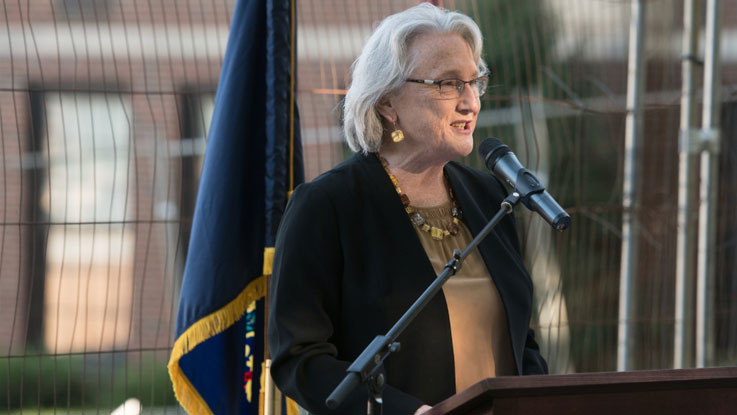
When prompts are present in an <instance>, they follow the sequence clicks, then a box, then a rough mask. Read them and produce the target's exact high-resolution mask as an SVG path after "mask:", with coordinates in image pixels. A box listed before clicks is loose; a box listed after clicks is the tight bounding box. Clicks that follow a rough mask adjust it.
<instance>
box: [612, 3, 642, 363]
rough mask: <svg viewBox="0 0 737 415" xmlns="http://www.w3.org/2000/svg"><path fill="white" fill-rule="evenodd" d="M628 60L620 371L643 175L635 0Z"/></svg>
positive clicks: (626, 345)
mask: <svg viewBox="0 0 737 415" xmlns="http://www.w3.org/2000/svg"><path fill="white" fill-rule="evenodd" d="M631 7H632V8H631V10H632V11H631V16H630V38H629V61H628V64H627V120H626V124H625V138H624V180H623V185H622V258H621V263H620V274H619V275H620V277H619V278H620V280H619V330H618V331H619V332H618V336H617V370H620V371H623V370H629V369H630V362H629V361H630V347H631V342H632V336H631V333H632V327H631V325H630V317H631V314H632V312H631V311H632V310H631V309H632V301H631V295H632V279H633V277H634V275H635V272H636V270H637V237H638V233H639V232H638V226H637V217H636V216H637V215H636V213H637V209H636V207H637V206H638V205H639V203H638V199H637V196H638V193H639V189H640V178H639V175H638V174H637V173H638V171H637V170H638V168H639V164H640V163H639V161H638V160H639V158H640V151H639V150H640V144H639V141H640V139H641V136H642V89H643V88H642V87H643V83H644V77H645V72H644V60H643V48H644V47H643V46H644V30H645V4H644V1H643V0H632V6H631Z"/></svg>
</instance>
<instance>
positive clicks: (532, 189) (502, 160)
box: [479, 138, 571, 231]
mask: <svg viewBox="0 0 737 415" xmlns="http://www.w3.org/2000/svg"><path fill="white" fill-rule="evenodd" d="M479 156H480V157H481V160H482V161H483V162H484V164H486V167H487V168H488V169H489V170H491V172H492V173H494V175H495V176H496V177H498V178H499V179H501V180H502V181H504V182H506V183H507V184H509V186H511V187H512V188H513V189H514V191H516V192H517V193H519V194H520V199H521V200H522V203H524V205H525V206H527V208H528V209H530V210H532V211H533V212H537V213H538V214H540V216H542V217H543V219H545V220H546V221H547V222H548V223H549V224H550V225H551V226H552V227H553V229H555V230H558V231H563V230H565V229H566V228H568V226H569V225H570V224H571V217H570V216H569V215H568V213H566V211H565V210H563V208H562V207H560V205H559V204H558V202H556V201H555V199H553V197H552V196H550V194H549V193H548V192H546V191H545V187H544V186H543V185H542V184H540V181H539V180H537V177H535V175H534V174H533V173H532V172H531V171H529V170H527V169H526V168H524V167H522V164H521V163H520V162H519V160H518V159H517V156H515V155H514V153H512V151H511V150H510V149H509V147H507V145H506V144H504V143H502V141H501V140H499V139H498V138H487V139H486V140H484V141H483V142H481V145H479Z"/></svg>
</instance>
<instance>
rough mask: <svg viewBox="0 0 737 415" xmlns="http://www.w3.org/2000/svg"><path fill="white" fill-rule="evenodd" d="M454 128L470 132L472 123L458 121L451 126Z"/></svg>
mask: <svg viewBox="0 0 737 415" xmlns="http://www.w3.org/2000/svg"><path fill="white" fill-rule="evenodd" d="M450 126H451V127H453V128H458V129H459V130H469V129H470V128H471V122H470V121H456V122H454V123H451V124H450Z"/></svg>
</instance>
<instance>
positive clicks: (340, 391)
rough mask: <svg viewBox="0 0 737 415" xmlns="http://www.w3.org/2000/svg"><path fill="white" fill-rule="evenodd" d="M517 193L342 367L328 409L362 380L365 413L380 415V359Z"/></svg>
mask: <svg viewBox="0 0 737 415" xmlns="http://www.w3.org/2000/svg"><path fill="white" fill-rule="evenodd" d="M520 198H521V196H520V194H519V192H518V191H517V190H515V191H514V192H512V193H511V194H510V195H509V196H507V197H506V198H505V199H504V201H502V203H501V207H500V208H499V211H498V212H497V213H496V215H494V217H493V218H491V221H489V223H487V224H486V226H485V227H484V228H483V229H482V230H481V232H479V234H478V235H476V237H475V238H473V240H472V241H471V243H470V244H468V246H467V247H466V249H465V250H464V251H463V252H461V251H459V250H458V249H456V250H454V251H453V258H451V260H450V261H448V263H447V264H445V269H443V272H442V273H441V274H440V275H438V276H437V278H435V281H433V282H432V284H430V286H429V287H427V289H425V291H424V292H423V293H422V295H420V297H419V298H418V299H417V300H415V302H414V304H412V306H411V307H410V308H409V309H408V310H407V311H406V312H405V313H404V315H403V316H402V317H401V318H400V319H399V321H397V322H396V323H395V324H394V326H393V327H392V328H391V330H389V332H387V334H386V335H383V336H382V335H378V336H376V337H375V338H374V340H372V341H371V343H369V345H368V346H367V347H366V348H365V349H364V350H363V352H361V354H360V355H359V356H358V358H356V360H354V361H353V363H352V364H351V365H350V367H348V369H347V370H346V371H347V372H348V374H346V375H345V377H344V378H343V380H342V381H341V382H340V384H339V385H338V386H337V387H336V388H335V389H334V390H333V392H332V393H331V394H330V396H329V397H328V398H327V400H326V401H325V404H326V405H327V406H328V408H330V409H336V408H337V407H338V406H339V405H340V404H341V403H342V402H343V401H344V400H345V398H346V397H347V396H348V394H349V393H351V392H352V391H353V389H355V388H356V387H357V386H358V385H359V384H361V383H365V384H366V386H367V387H368V393H369V397H368V406H367V412H366V413H367V414H368V415H382V405H383V399H382V393H383V391H384V386H385V384H386V379H385V376H384V373H383V363H384V360H385V359H386V358H387V357H389V355H390V354H391V353H392V352H396V351H399V348H400V344H399V343H398V342H396V340H397V337H399V335H400V334H402V332H403V331H404V330H405V329H406V328H407V327H408V326H409V324H410V323H411V322H412V320H414V318H415V317H416V316H417V315H418V314H420V312H421V311H422V310H423V309H424V308H425V306H427V304H429V303H430V300H432V298H433V297H435V294H437V293H438V291H440V289H441V288H442V287H443V284H445V282H446V281H448V279H450V277H452V276H453V275H455V274H456V273H457V272H458V270H459V269H461V265H463V260H465V259H466V257H467V256H468V255H469V254H470V253H471V251H473V249H474V248H476V246H478V244H479V243H481V241H482V240H483V239H484V238H486V236H487V235H488V234H489V233H490V232H491V230H492V229H494V227H495V226H496V225H497V224H498V223H499V222H500V221H501V220H502V218H503V217H504V215H506V214H508V213H510V212H512V209H513V208H514V206H515V205H516V204H517V203H518V202H519V201H520Z"/></svg>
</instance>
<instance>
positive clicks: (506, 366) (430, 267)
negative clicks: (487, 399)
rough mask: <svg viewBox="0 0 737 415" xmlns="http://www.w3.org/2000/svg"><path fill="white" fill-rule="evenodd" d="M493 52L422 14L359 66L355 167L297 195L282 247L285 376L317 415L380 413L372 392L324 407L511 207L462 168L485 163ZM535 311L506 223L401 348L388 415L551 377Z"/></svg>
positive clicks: (386, 30) (386, 35)
mask: <svg viewBox="0 0 737 415" xmlns="http://www.w3.org/2000/svg"><path fill="white" fill-rule="evenodd" d="M481 47H482V38H481V32H480V30H479V28H478V26H477V25H476V24H475V23H474V22H473V20H471V19H470V18H469V17H467V16H465V15H462V14H460V13H457V12H450V11H448V10H445V9H441V8H437V7H435V6H433V5H431V4H427V3H424V4H421V5H419V6H416V7H413V8H410V9H408V10H406V11H403V12H401V13H397V14H395V15H392V16H389V17H387V18H386V19H384V20H383V21H382V22H381V24H380V25H379V26H378V27H377V29H376V30H375V32H374V33H373V34H372V35H371V37H370V38H369V40H368V43H367V44H366V46H365V47H364V49H363V51H362V53H361V55H360V56H359V57H358V59H356V61H355V62H354V64H353V67H352V80H351V86H350V88H349V90H348V93H347V94H346V97H345V106H344V114H343V116H344V120H343V121H344V131H345V136H346V140H347V141H348V144H349V146H350V147H351V149H353V150H354V151H355V152H356V153H357V154H356V155H354V156H353V157H352V158H350V159H349V160H347V161H345V162H343V163H341V164H339V165H338V166H336V167H335V168H333V169H332V170H330V171H328V172H326V173H324V174H322V175H321V176H319V177H318V178H316V179H315V180H313V181H312V182H310V183H305V184H303V185H301V186H299V187H298V188H297V189H296V190H295V192H294V194H293V195H292V197H291V199H290V201H289V204H288V206H287V209H286V212H285V213H284V216H283V218H282V222H281V226H280V229H279V233H278V236H277V241H276V256H275V259H274V273H273V277H272V282H271V292H270V300H269V329H268V334H269V336H268V337H269V338H268V340H269V348H270V351H271V356H272V359H273V361H272V366H271V371H272V375H273V377H274V380H275V382H276V384H277V385H278V386H279V388H280V389H281V390H282V391H283V392H284V393H286V394H287V395H288V396H289V397H291V398H292V399H294V400H295V401H296V402H297V403H298V404H299V405H300V406H301V407H303V408H305V409H306V410H307V411H309V412H310V413H313V414H332V413H335V414H364V413H365V412H366V390H365V388H363V387H359V388H356V390H355V391H354V392H353V393H352V394H351V395H349V397H348V398H347V399H346V400H345V401H344V403H343V404H342V406H340V407H339V408H338V409H336V410H334V411H331V410H329V409H328V408H327V407H326V406H325V399H326V398H327V396H328V395H329V394H330V393H331V392H332V390H333V389H334V388H335V387H336V386H337V385H338V383H340V381H341V380H342V379H343V377H344V376H345V375H346V369H347V368H348V366H349V365H350V364H351V362H352V361H353V360H354V359H355V358H356V357H357V356H358V355H359V354H360V353H361V351H363V349H364V348H365V347H366V346H367V345H368V344H369V343H370V342H371V340H373V338H374V337H375V336H376V335H377V334H384V333H386V332H387V331H388V330H389V329H390V328H391V327H392V325H393V324H394V323H395V322H396V321H397V320H398V319H399V318H400V317H401V316H402V314H403V313H404V312H405V311H406V310H407V309H408V308H409V307H410V306H411V305H412V303H413V302H414V300H415V299H416V298H417V297H419V296H420V294H422V292H423V291H424V290H425V288H427V286H428V285H430V283H432V281H433V280H434V279H435V277H436V275H437V274H438V273H440V272H441V271H442V269H443V267H444V265H445V264H446V263H447V262H448V260H449V259H450V258H451V257H452V255H453V250H454V249H459V250H463V249H464V248H465V247H466V246H467V245H468V243H469V242H471V240H472V239H473V235H475V234H477V233H478V232H479V231H480V230H481V229H482V228H483V226H484V225H485V224H486V223H487V222H488V220H489V219H490V218H491V216H492V215H493V214H494V213H495V212H496V211H497V210H498V209H499V205H500V203H501V202H502V200H503V199H504V197H505V196H506V192H505V189H504V187H503V186H502V185H501V184H500V182H499V181H497V180H496V179H495V178H493V177H492V176H491V175H489V174H487V173H481V172H478V171H476V170H473V169H471V168H468V167H466V166H464V165H462V164H460V163H457V162H455V161H452V160H454V159H457V158H460V157H464V156H467V155H468V154H469V153H470V152H471V151H472V149H473V131H474V128H475V126H476V121H477V118H478V114H479V110H480V105H481V104H480V100H479V98H480V97H481V96H482V95H483V94H484V92H485V90H486V86H487V83H488V77H489V73H488V72H487V68H486V65H485V64H484V61H483V60H482V59H481ZM531 308H532V281H531V279H530V276H529V275H528V273H527V271H526V270H525V268H524V265H523V263H522V257H521V254H520V248H519V241H518V238H517V230H516V227H515V223H514V219H513V217H512V216H511V215H507V216H506V217H505V218H504V219H503V220H502V221H501V223H500V224H499V225H498V226H497V227H496V228H495V230H494V231H493V232H492V233H491V234H490V235H489V236H488V237H487V238H486V239H485V240H484V241H483V242H482V243H481V244H480V245H479V247H478V249H477V250H476V251H474V252H473V253H472V254H471V255H470V256H469V257H468V258H467V259H466V261H465V262H464V265H463V267H462V268H461V270H460V271H459V272H458V273H457V274H456V275H454V276H453V277H452V278H450V279H449V280H448V282H447V283H446V284H445V286H444V287H443V289H442V293H441V294H438V295H437V296H436V297H435V298H434V299H433V300H432V301H431V302H430V304H429V305H428V306H427V307H426V308H425V309H424V311H423V312H422V313H421V314H420V315H419V316H418V317H417V318H416V319H415V320H414V321H413V322H412V324H411V325H410V326H409V328H408V329H407V330H405V332H404V333H403V334H402V335H401V336H400V337H399V339H398V341H399V342H400V343H401V351H399V352H397V353H394V354H392V355H391V356H390V357H389V358H388V359H387V360H386V361H385V363H384V366H385V373H386V379H387V386H386V389H385V390H384V395H383V396H384V400H383V402H384V410H385V413H387V414H408V415H409V414H416V413H422V412H424V411H425V410H427V409H429V408H430V406H431V405H434V404H436V403H438V402H440V401H441V400H443V399H445V398H447V397H449V396H451V395H453V394H455V393H456V392H458V391H461V390H462V389H465V388H466V387H468V386H470V385H472V384H474V383H476V382H478V381H480V380H482V379H484V378H487V377H493V376H509V375H522V374H541V373H547V365H546V363H545V361H544V360H543V358H542V357H541V356H540V353H539V350H538V346H537V344H536V343H535V340H534V335H533V332H532V330H530V329H529V321H530V314H531Z"/></svg>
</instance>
